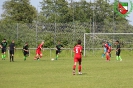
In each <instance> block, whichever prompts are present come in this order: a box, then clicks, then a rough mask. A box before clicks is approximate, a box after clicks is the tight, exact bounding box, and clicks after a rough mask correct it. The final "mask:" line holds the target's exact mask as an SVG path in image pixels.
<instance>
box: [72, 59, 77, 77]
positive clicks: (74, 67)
mask: <svg viewBox="0 0 133 88" xmlns="http://www.w3.org/2000/svg"><path fill="white" fill-rule="evenodd" d="M76 64H77V58H76V57H74V65H73V75H75V69H76Z"/></svg>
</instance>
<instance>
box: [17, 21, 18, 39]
mask: <svg viewBox="0 0 133 88" xmlns="http://www.w3.org/2000/svg"><path fill="white" fill-rule="evenodd" d="M17 41H18V23H17Z"/></svg>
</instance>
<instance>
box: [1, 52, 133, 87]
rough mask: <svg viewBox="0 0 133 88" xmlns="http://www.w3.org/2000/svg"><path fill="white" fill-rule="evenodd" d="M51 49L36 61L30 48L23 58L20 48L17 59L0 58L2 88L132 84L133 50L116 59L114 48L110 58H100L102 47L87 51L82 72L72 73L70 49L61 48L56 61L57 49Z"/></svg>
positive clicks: (121, 85) (126, 85)
mask: <svg viewBox="0 0 133 88" xmlns="http://www.w3.org/2000/svg"><path fill="white" fill-rule="evenodd" d="M49 53H50V52H49V51H48V50H45V51H44V52H43V55H44V56H43V58H42V59H41V60H40V61H35V60H33V58H34V51H31V54H30V56H29V57H28V58H27V60H26V61H23V54H22V52H21V51H20V50H17V51H16V52H15V62H9V58H6V60H5V61H3V60H0V88H133V85H132V83H133V70H132V69H133V54H132V53H133V51H130V50H126V51H122V52H121V57H122V59H123V61H122V62H120V61H116V59H115V51H113V52H112V57H111V61H110V62H107V61H106V60H105V58H101V54H102V51H95V52H94V53H93V52H88V53H87V56H86V57H83V61H82V73H83V75H78V74H76V75H72V66H73V57H72V56H71V51H70V50H64V51H62V53H61V54H60V56H59V59H58V60H57V61H55V60H54V61H51V58H54V57H55V55H54V53H55V51H52V52H51V55H52V56H51V57H50V55H49ZM76 72H77V73H78V66H77V68H76Z"/></svg>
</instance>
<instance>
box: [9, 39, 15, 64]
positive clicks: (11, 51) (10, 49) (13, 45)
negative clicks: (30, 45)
mask: <svg viewBox="0 0 133 88" xmlns="http://www.w3.org/2000/svg"><path fill="white" fill-rule="evenodd" d="M14 50H15V43H14V40H13V41H12V42H11V44H10V45H9V52H10V62H11V61H12V62H14Z"/></svg>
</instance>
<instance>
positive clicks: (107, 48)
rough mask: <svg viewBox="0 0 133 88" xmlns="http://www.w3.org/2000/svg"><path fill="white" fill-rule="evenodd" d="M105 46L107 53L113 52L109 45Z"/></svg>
mask: <svg viewBox="0 0 133 88" xmlns="http://www.w3.org/2000/svg"><path fill="white" fill-rule="evenodd" d="M104 46H105V48H106V52H108V53H109V52H111V47H110V46H109V45H108V44H107V43H106V44H105V45H104Z"/></svg>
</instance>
